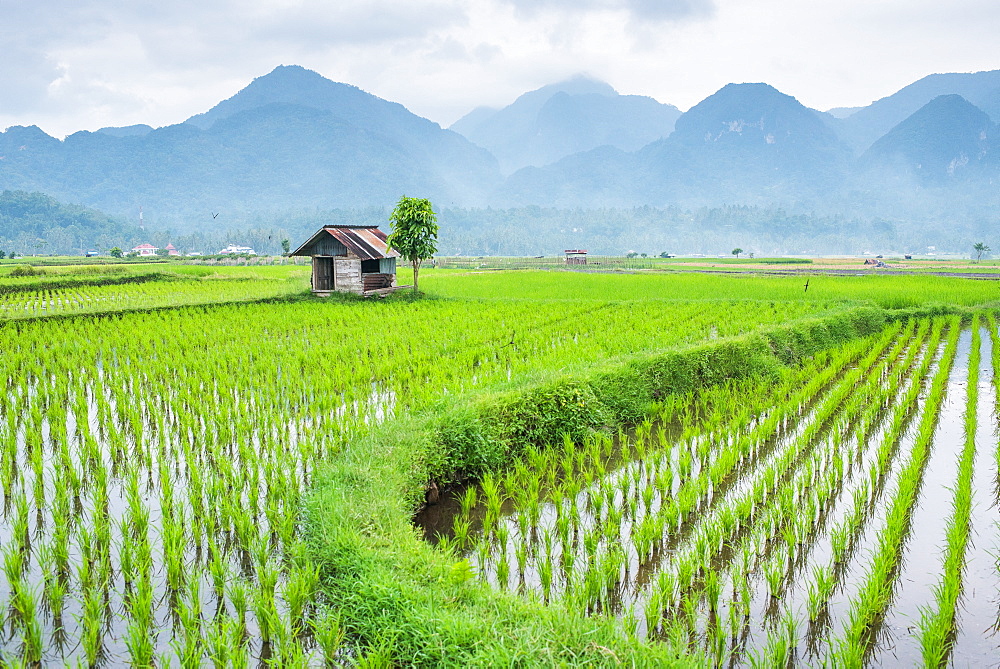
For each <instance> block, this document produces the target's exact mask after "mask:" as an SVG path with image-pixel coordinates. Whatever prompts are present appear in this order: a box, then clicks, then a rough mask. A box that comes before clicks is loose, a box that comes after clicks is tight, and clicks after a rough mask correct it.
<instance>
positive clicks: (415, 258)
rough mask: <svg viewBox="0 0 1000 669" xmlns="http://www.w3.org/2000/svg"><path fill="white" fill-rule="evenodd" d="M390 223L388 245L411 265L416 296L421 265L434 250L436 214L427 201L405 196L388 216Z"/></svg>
mask: <svg viewBox="0 0 1000 669" xmlns="http://www.w3.org/2000/svg"><path fill="white" fill-rule="evenodd" d="M389 223H390V225H391V226H392V231H391V232H390V233H389V238H388V246H389V248H390V249H395V250H396V251H398V252H399V255H401V256H402V257H403V258H405V259H406V260H407V261H409V262H410V263H411V264H412V265H413V292H414V293H416V292H417V291H418V288H417V277H418V275H419V273H420V263H421V262H423V261H424V260H427V259H428V258H430V257H431V256H433V255H434V252H435V251H437V235H438V224H437V214H435V213H434V209H433V208H432V206H431V201H430V200H425V199H422V198H418V197H406V196H405V195H404V196H403V197H401V198H399V202H397V203H396V208H395V209H393V210H392V213H391V214H390V215H389Z"/></svg>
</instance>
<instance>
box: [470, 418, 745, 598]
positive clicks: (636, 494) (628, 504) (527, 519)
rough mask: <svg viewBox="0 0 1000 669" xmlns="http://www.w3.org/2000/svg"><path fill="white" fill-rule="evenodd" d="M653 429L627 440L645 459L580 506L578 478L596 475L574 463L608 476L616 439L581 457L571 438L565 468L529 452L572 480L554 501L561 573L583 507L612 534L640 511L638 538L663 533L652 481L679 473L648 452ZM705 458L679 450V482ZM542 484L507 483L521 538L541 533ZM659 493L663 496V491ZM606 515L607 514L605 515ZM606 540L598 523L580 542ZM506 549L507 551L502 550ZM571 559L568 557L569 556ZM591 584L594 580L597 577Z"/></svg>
mask: <svg viewBox="0 0 1000 669" xmlns="http://www.w3.org/2000/svg"><path fill="white" fill-rule="evenodd" d="M762 408H763V405H761V406H760V407H756V409H757V410H758V411H760V410H762ZM694 413H701V412H690V413H687V414H686V415H685V416H684V417H683V420H685V421H691V420H692V419H693V417H694ZM715 415H716V416H717V418H715V420H721V416H720V415H719V414H715ZM707 418H708V420H709V423H710V424H712V423H713V417H712V416H708V417H707ZM684 425H685V426H686V427H685V430H686V431H685V434H688V435H689V436H690V435H691V434H692V432H691V424H690V423H684ZM716 426H717V425H715V424H713V427H716ZM651 427H652V425H651V423H649V422H647V423H645V424H643V425H640V426H639V427H638V428H637V430H636V434H635V437H634V438H633V439H631V440H629V441H628V442H626V443H627V445H628V450H629V454H630V455H632V456H634V457H636V458H637V459H638V460H640V461H642V463H641V464H640V465H639V466H636V467H632V468H631V469H627V470H623V473H622V475H621V476H619V477H618V478H617V479H612V478H605V479H604V480H601V481H600V483H599V484H598V485H597V486H596V487H594V488H592V489H590V490H588V491H586V495H587V499H586V501H585V502H584V503H583V504H581V505H580V506H576V505H575V504H574V502H573V501H572V500H574V499H575V498H576V496H577V494H578V493H579V490H578V488H577V487H576V486H577V485H578V484H577V482H578V481H580V480H581V479H582V480H583V481H585V482H586V481H589V480H591V478H592V477H591V476H590V475H589V474H587V473H586V472H584V471H583V470H582V467H581V468H579V469H580V471H577V472H576V476H575V478H574V477H573V476H572V472H573V468H574V464H573V462H574V459H575V458H580V460H581V462H585V463H592V464H594V465H595V466H596V468H597V471H596V472H595V473H596V475H597V476H598V477H600V476H603V474H604V467H605V465H604V461H603V460H602V458H606V457H608V456H609V455H610V448H611V446H612V442H611V441H610V440H607V439H605V440H603V441H601V440H596V441H592V442H591V443H590V444H589V449H590V451H591V452H587V453H586V454H585V452H584V450H578V451H576V455H574V450H573V449H574V448H575V446H574V444H573V443H572V442H571V441H569V440H567V441H566V442H565V443H564V452H565V456H564V459H563V461H562V464H561V466H555V467H550V468H548V469H546V468H545V465H544V464H543V462H544V460H545V456H544V453H546V451H538V450H535V449H531V450H529V453H528V457H527V461H528V462H529V463H530V464H531V465H532V469H534V471H536V472H546V471H547V472H549V473H551V474H552V475H553V481H554V480H555V477H554V474H555V472H556V471H557V470H561V472H562V475H563V476H562V478H561V479H560V481H565V482H567V483H568V486H567V487H569V488H570V489H569V491H563V490H561V489H560V488H559V487H556V488H555V492H554V495H553V497H554V500H555V510H556V519H555V530H556V533H557V535H558V536H559V537H560V538H561V540H562V541H561V542H560V544H561V545H562V547H563V550H561V551H560V553H559V555H560V556H561V559H560V562H561V566H562V572H563V574H564V575H567V576H568V575H569V574H571V573H572V569H573V565H574V562H575V557H574V555H573V551H572V548H573V547H574V546H572V545H567V544H572V542H568V541H567V540H568V538H569V536H570V531H571V530H572V536H574V537H576V536H577V535H578V534H579V532H580V528H579V525H578V523H579V515H580V508H581V507H582V508H583V511H584V512H585V513H586V512H588V511H589V512H594V513H596V516H597V517H598V518H600V519H601V520H603V521H609V520H610V521H613V523H614V528H613V530H611V529H609V528H608V527H607V526H605V528H604V533H607V534H612V533H613V532H618V533H620V532H621V531H622V528H623V524H624V521H625V520H626V518H629V517H631V518H638V517H640V515H641V516H642V521H640V522H639V524H638V526H637V528H638V529H637V531H636V533H635V536H636V537H643V536H647V537H653V536H658V535H660V534H662V522H661V523H660V524H658V525H654V524H653V523H652V522H651V520H652V516H651V515H649V514H650V512H651V511H653V510H654V507H655V506H656V505H657V504H659V500H658V499H655V500H654V496H653V495H654V493H653V486H650V485H648V484H649V483H654V482H655V483H656V486H657V487H661V488H664V489H665V490H668V491H669V490H671V489H672V485H673V484H674V481H675V477H674V475H673V473H672V472H670V471H669V470H664V469H661V468H662V467H665V466H670V463H671V454H670V452H669V451H667V452H666V453H664V452H662V451H661V452H659V453H656V452H655V451H654V454H653V455H651V454H649V453H647V449H648V448H649V446H650V444H649V439H650V437H651V434H650V431H651ZM657 436H658V438H659V439H660V440H661V442H660V443H661V444H662V442H663V441H664V440H665V432H664V430H663V429H662V428H661V429H660V430H658V433H657ZM602 443H603V444H604V446H605V447H606V448H607V449H608V451H607V452H603V453H602V452H601V450H600V449H599V448H597V447H599V446H600V445H601V444H602ZM667 443H669V442H667ZM694 443H695V442H691V444H692V446H691V447H692V448H694V450H695V452H696V453H702V454H703V453H706V452H707V449H704V448H703V447H699V448H695V447H694ZM699 443H700V444H702V445H707V444H708V443H709V442H708V440H702V441H701V442H699ZM653 448H654V449H656V448H661V445H657V444H653ZM554 452H556V451H553V450H550V451H548V453H554ZM700 457H701V456H700V455H696V456H692V455H691V451H690V450H687V449H684V450H680V451H678V455H677V456H676V457H675V458H674V459H673V460H674V464H675V465H677V467H678V468H679V469H680V474H681V476H678V477H677V478H678V480H683V479H684V477H683V474H685V473H687V472H688V471H690V469H691V468H692V467H696V466H699V467H700V463H701V460H700V459H699V458H700ZM515 471H518V472H521V473H522V474H524V475H527V474H528V468H527V467H524V466H523V465H520V466H519V467H517V468H516V470H515ZM581 474H583V476H581ZM522 478H524V476H522ZM639 482H643V483H646V484H647V485H645V486H643V485H639ZM538 488H539V485H538V483H537V480H536V481H535V482H532V480H530V479H528V480H526V481H516V482H514V483H513V484H510V483H509V484H508V490H509V491H511V497H512V498H513V499H514V502H515V505H516V506H517V508H519V509H521V510H522V513H521V514H520V515H519V516H518V521H517V522H518V526H519V528H520V536H522V537H526V538H530V534H531V533H532V532H537V523H538V520H539V518H540V515H541V514H540V508H541V504H542V502H541V500H540V499H539V497H538ZM483 489H484V491H485V493H486V495H487V498H488V499H490V500H496V499H497V491H496V486H495V484H494V483H493V481H492V479H491V478H490V477H487V478H486V480H485V481H484V485H483ZM472 490H474V489H470V491H472ZM520 491H526V492H520ZM656 494H657V495H658V494H659V493H656ZM471 496H472V493H471V492H470V493H467V497H466V500H469V499H470V498H471ZM566 499H568V500H570V501H569V506H568V512H567V513H563V512H562V509H563V505H562V503H561V501H562V500H566ZM686 500H687V503H688V504H694V503H695V502H696V500H697V496H696V495H694V496H692V495H688V496H687V497H686ZM463 506H464V508H465V509H466V513H467V510H468V509H469V508H470V504H469V502H468V501H466V504H465V505H463ZM499 506H500V504H499V502H498V501H494V502H490V503H488V504H487V530H489V529H490V527H491V526H492V524H493V523H494V522H495V519H496V517H497V515H498V513H497V511H492V512H491V511H490V510H489V508H490V507H492V508H494V509H497V510H498V509H499ZM619 507H621V508H622V511H618V508H619ZM602 514H604V516H603V517H602ZM643 514H644V515H643ZM571 520H572V523H573V525H572V526H571V525H570V522H571ZM468 527H469V522H468V520H467V518H463V517H462V516H459V518H458V520H457V523H456V529H457V534H458V536H460V537H465V536H466V535H467V530H468ZM529 528H530V529H529ZM654 528H655V529H654ZM626 531H627V530H626ZM543 536H544V535H543ZM604 540H605V537H603V536H602V535H601V534H600V530H599V528H597V527H596V525H595V526H591V527H589V528H587V529H586V530H585V535H584V536H583V538H582V541H581V542H580V543H582V545H583V546H584V547H585V550H586V551H587V552H588V554H591V555H594V554H596V549H597V546H598V545H599V544H600V543H601V542H602V541H604ZM548 546H549V542H548V541H546V547H548ZM481 548H482V549H483V550H484V552H485V548H486V546H485V545H483V546H482V547H481ZM501 550H503V549H502V548H501ZM638 551H639V552H640V553H644V552H645V551H644V550H643V545H642V543H641V542H640V544H639V547H638ZM514 552H515V554H516V556H517V557H518V565H519V572H520V571H521V570H522V569H523V566H524V564H525V563H526V556H527V554H528V549H527V545H524V546H523V547H517V548H515V550H514ZM548 553H549V551H548V550H546V554H545V557H544V558H543V559H542V562H541V564H540V566H539V571H540V574H541V576H540V578H541V581H542V585H543V590H544V589H546V588H548V587H550V586H551V571H552V569H551V564H550V563H551V562H552V559H551V558H550V557H549V556H548ZM536 554H540V553H536ZM620 557H621V556H618V555H615V556H614V559H616V560H618V559H620ZM567 558H569V559H568V560H567ZM499 570H500V571H503V570H504V566H503V562H502V561H501V562H500V564H499ZM584 578H585V577H584ZM585 580H586V578H585ZM590 582H591V584H593V581H590Z"/></svg>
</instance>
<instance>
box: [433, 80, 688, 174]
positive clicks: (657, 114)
mask: <svg viewBox="0 0 1000 669" xmlns="http://www.w3.org/2000/svg"><path fill="white" fill-rule="evenodd" d="M678 116H680V111H678V109H677V108H676V107H674V106H672V105H665V104H661V103H659V102H657V101H656V100H654V99H653V98H649V97H643V96H638V95H619V94H618V92H617V91H616V90H615V89H614V88H613V87H612V86H611V85H610V84H608V83H606V82H603V81H600V80H598V79H595V78H593V77H591V76H589V75H585V74H578V75H575V76H573V77H570V78H569V79H565V80H563V81H560V82H556V83H554V84H549V85H547V86H542V87H541V88H537V89H535V90H533V91H529V92H527V93H524V94H523V95H520V96H518V98H517V99H516V100H514V102H512V103H511V104H509V105H507V106H506V107H504V108H503V109H500V110H491V109H486V108H482V107H480V108H477V109H474V110H473V111H472V112H470V113H468V114H466V115H465V116H463V117H462V118H460V119H459V120H458V121H456V122H455V123H454V124H452V126H451V129H452V130H454V131H456V132H458V133H461V134H462V135H465V137H467V138H469V139H470V140H471V141H473V142H475V143H476V144H478V145H480V146H482V147H485V148H487V149H489V150H490V151H492V152H493V154H494V155H495V156H496V157H497V159H498V160H499V161H500V166H501V168H502V169H503V170H504V171H505V172H508V173H511V172H514V171H516V170H518V169H520V168H522V167H527V166H534V167H540V166H542V165H547V164H550V163H554V162H556V161H558V160H560V159H562V158H564V157H566V156H568V155H571V154H573V153H579V152H582V151H589V150H591V149H594V148H596V147H598V146H604V145H608V146H614V147H617V148H619V149H621V150H624V151H635V150H637V149H639V148H641V147H642V146H645V145H646V144H648V143H649V142H652V141H655V140H657V139H660V138H661V137H666V136H667V135H669V134H670V132H671V131H672V130H673V127H674V121H675V120H676V119H677V117H678Z"/></svg>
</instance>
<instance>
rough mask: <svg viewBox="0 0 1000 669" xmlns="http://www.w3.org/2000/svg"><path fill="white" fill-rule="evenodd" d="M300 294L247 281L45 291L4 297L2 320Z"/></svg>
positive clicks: (285, 286) (280, 284)
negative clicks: (292, 293)
mask: <svg viewBox="0 0 1000 669" xmlns="http://www.w3.org/2000/svg"><path fill="white" fill-rule="evenodd" d="M297 290H301V288H299V287H297V286H295V285H294V284H290V283H289V282H287V281H278V280H262V279H252V280H248V279H243V278H240V279H228V280H226V279H222V280H212V281H199V280H187V281H184V280H180V281H170V282H158V281H153V282H148V283H135V284H122V285H111V286H77V287H72V288H56V289H43V290H40V291H34V292H16V293H9V294H6V295H3V296H0V317H3V318H27V317H39V316H51V315H66V314H85V313H93V312H98V311H119V310H124V309H135V308H160V307H169V306H179V305H184V304H199V303H216V302H235V301H247V300H258V299H263V298H269V297H278V296H281V295H285V294H289V293H291V292H294V291H297Z"/></svg>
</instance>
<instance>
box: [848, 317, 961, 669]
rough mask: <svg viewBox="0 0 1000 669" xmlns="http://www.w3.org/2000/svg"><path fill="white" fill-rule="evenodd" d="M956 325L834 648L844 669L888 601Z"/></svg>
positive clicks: (855, 662) (862, 648)
mask: <svg viewBox="0 0 1000 669" xmlns="http://www.w3.org/2000/svg"><path fill="white" fill-rule="evenodd" d="M959 331H960V323H959V322H958V320H957V319H954V320H952V322H951V323H950V327H949V332H948V339H947V342H946V344H945V349H944V354H943V357H942V359H941V362H940V364H939V367H938V370H937V372H936V373H935V375H934V379H933V380H932V382H931V387H930V391H929V393H928V398H927V402H926V403H925V406H924V411H923V414H922V415H921V417H920V422H919V424H918V427H917V434H916V439H915V442H914V445H913V449H912V451H911V452H910V456H909V460H908V461H907V462H906V463H905V464H904V466H903V470H902V471H901V473H900V477H899V480H898V483H897V488H896V491H895V495H894V497H893V499H892V500H891V502H890V506H889V509H888V511H887V513H886V522H885V527H884V528H883V530H882V533H881V534H880V536H879V539H878V546H877V547H876V549H875V552H874V554H873V555H872V558H871V562H870V566H869V569H868V573H867V574H866V576H865V578H864V581H863V583H862V585H861V587H860V588H859V590H858V592H857V593H856V595H855V596H854V597H853V599H852V606H851V609H850V612H849V613H848V618H847V624H846V628H845V630H844V633H843V638H841V639H840V640H838V641H837V642H836V645H835V646H834V651H833V661H834V662H836V663H838V664H843V665H845V666H860V665H861V664H863V663H864V661H865V657H866V655H867V653H868V651H869V649H870V648H871V646H872V643H873V642H874V639H873V637H872V632H873V630H874V623H875V621H876V618H877V617H878V616H880V615H882V613H883V612H884V611H885V610H886V607H887V606H888V605H889V603H890V602H891V600H892V596H893V587H894V584H895V577H896V574H897V573H898V569H897V563H898V560H899V559H900V556H901V555H902V547H903V543H904V542H905V540H906V537H907V536H908V534H909V530H910V528H909V523H908V519H909V516H910V512H911V509H912V505H913V503H914V501H915V500H916V498H917V493H918V492H919V488H920V485H921V477H922V473H923V466H924V464H925V463H926V461H927V455H928V450H929V448H930V443H931V440H932V438H933V435H934V428H935V426H936V422H937V416H938V409H939V407H940V405H941V402H942V400H943V398H944V393H945V387H946V385H947V382H948V375H949V374H950V371H951V363H952V361H953V360H954V357H955V352H956V349H957V347H958V334H959Z"/></svg>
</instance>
